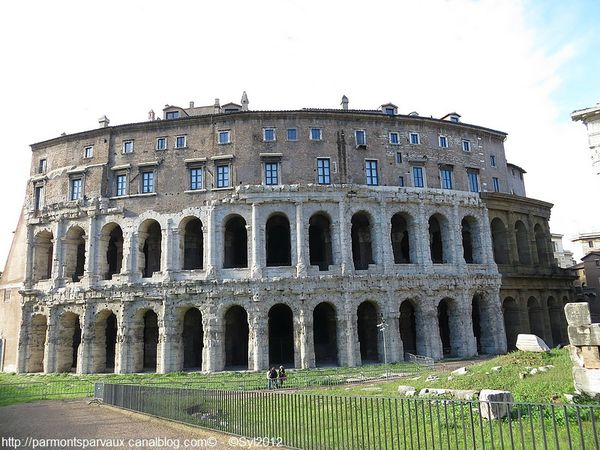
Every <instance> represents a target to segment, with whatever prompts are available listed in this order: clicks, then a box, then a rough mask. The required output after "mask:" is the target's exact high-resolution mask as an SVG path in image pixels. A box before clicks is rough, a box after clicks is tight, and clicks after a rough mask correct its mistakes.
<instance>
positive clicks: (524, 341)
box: [517, 334, 550, 353]
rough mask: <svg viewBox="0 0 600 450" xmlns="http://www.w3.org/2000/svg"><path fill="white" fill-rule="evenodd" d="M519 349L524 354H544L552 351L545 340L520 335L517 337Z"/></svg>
mask: <svg viewBox="0 0 600 450" xmlns="http://www.w3.org/2000/svg"><path fill="white" fill-rule="evenodd" d="M517 348H518V349H519V350H522V351H524V352H536V353H542V352H549V351H550V348H549V347H548V346H547V345H546V343H545V342H544V340H543V339H541V338H539V337H537V336H536V335H535V334H519V335H518V336H517Z"/></svg>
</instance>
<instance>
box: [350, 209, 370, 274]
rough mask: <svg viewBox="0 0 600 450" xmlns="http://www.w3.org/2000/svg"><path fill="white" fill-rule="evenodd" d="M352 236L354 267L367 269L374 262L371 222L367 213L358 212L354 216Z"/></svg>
mask: <svg viewBox="0 0 600 450" xmlns="http://www.w3.org/2000/svg"><path fill="white" fill-rule="evenodd" d="M351 237H352V259H353V261H354V269H356V270H366V269H368V268H369V264H374V261H373V249H372V241H371V224H370V223H369V217H368V216H367V214H366V213H364V212H358V213H356V214H354V215H353V216H352V230H351Z"/></svg>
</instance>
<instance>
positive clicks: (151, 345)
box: [143, 309, 158, 372]
mask: <svg viewBox="0 0 600 450" xmlns="http://www.w3.org/2000/svg"><path fill="white" fill-rule="evenodd" d="M157 356H158V316H157V315H156V313H155V312H154V311H152V310H151V309H150V310H148V311H146V314H144V355H143V361H144V363H143V369H144V370H145V371H151V372H156V362H157Z"/></svg>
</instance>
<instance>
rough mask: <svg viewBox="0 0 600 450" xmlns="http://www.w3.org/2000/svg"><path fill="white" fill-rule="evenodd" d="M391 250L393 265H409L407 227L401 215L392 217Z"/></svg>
mask: <svg viewBox="0 0 600 450" xmlns="http://www.w3.org/2000/svg"><path fill="white" fill-rule="evenodd" d="M391 239H392V250H393V252H394V263H396V264H408V263H410V262H411V261H410V244H409V240H408V225H407V223H406V219H405V218H404V217H403V216H402V215H401V214H395V215H394V216H393V217H392V235H391Z"/></svg>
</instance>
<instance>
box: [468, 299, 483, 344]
mask: <svg viewBox="0 0 600 450" xmlns="http://www.w3.org/2000/svg"><path fill="white" fill-rule="evenodd" d="M481 306H482V305H481V298H480V297H479V296H478V295H474V296H473V300H472V301H471V322H472V324H473V336H475V342H476V344H477V353H478V354H480V353H481V350H482V345H481V337H482V334H483V333H482V328H481V325H482V324H481Z"/></svg>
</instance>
